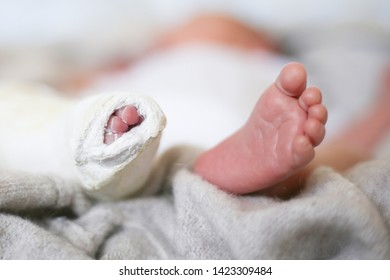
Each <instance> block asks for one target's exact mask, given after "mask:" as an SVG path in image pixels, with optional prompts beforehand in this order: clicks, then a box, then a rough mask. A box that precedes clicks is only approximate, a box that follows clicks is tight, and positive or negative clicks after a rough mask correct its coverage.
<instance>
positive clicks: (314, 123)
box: [194, 63, 327, 194]
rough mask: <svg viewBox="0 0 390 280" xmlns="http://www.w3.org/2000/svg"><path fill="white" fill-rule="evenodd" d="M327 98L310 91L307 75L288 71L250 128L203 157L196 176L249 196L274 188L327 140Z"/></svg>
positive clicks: (263, 99) (260, 103)
mask: <svg viewBox="0 0 390 280" xmlns="http://www.w3.org/2000/svg"><path fill="white" fill-rule="evenodd" d="M321 99H322V96H321V92H320V91H319V89H317V88H315V87H309V88H306V71H305V69H304V67H303V66H302V65H300V64H298V63H291V64H288V65H286V66H285V67H284V68H283V69H282V71H281V73H280V74H279V77H278V78H277V79H276V81H275V82H274V83H273V84H272V85H271V86H270V87H269V88H268V89H267V90H266V91H265V92H264V94H263V95H262V96H261V98H260V99H259V101H258V103H257V104H256V106H255V108H254V109H253V112H252V114H251V116H250V118H249V120H248V122H247V123H246V124H245V125H244V126H243V127H242V128H241V129H240V130H238V131H237V132H236V133H235V134H233V135H232V136H230V137H229V138H227V139H226V140H225V141H223V142H222V143H220V144H219V145H217V146H216V147H215V148H213V149H211V150H209V151H206V152H205V153H203V154H202V155H201V156H200V157H199V158H198V159H197V161H196V162H195V165H194V171H195V172H196V173H198V174H199V175H200V176H202V177H203V178H204V179H206V180H207V181H209V182H211V183H213V184H215V185H216V186H218V187H220V188H221V189H223V190H226V191H229V192H232V193H237V194H243V193H250V192H254V191H258V190H260V189H264V188H267V187H270V186H273V185H275V184H277V183H279V182H281V181H283V180H284V179H286V178H288V177H289V176H291V175H293V174H294V173H296V172H297V171H299V170H301V169H302V168H303V167H305V166H306V165H307V164H308V163H309V162H310V161H311V160H312V159H313V157H314V147H315V146H317V145H319V144H320V143H321V141H322V140H323V138H324V135H325V127H324V125H325V122H326V119H327V110H326V108H325V107H324V106H323V105H322V104H321Z"/></svg>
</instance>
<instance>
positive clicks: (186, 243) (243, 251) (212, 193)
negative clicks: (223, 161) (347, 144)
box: [0, 147, 390, 259]
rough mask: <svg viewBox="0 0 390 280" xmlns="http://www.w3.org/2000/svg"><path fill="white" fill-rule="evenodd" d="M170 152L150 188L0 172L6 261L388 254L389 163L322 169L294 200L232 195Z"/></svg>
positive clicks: (0, 227) (186, 157)
mask: <svg viewBox="0 0 390 280" xmlns="http://www.w3.org/2000/svg"><path fill="white" fill-rule="evenodd" d="M195 154H196V153H194V151H193V150H192V149H190V148H188V147H187V148H184V147H182V148H176V149H173V150H171V151H168V152H167V153H166V154H165V155H163V156H162V157H161V159H160V162H159V163H158V165H157V166H158V168H157V169H156V170H155V171H154V172H153V176H152V177H151V179H150V181H149V182H148V184H147V187H146V189H144V191H143V193H141V194H139V195H137V196H134V197H132V198H128V199H123V200H120V201H116V202H98V201H94V200H92V199H90V198H89V197H87V196H86V195H84V193H83V192H82V191H81V189H80V188H79V187H78V186H77V185H69V182H68V183H66V182H65V181H63V180H61V179H59V178H56V177H55V176H44V175H32V174H21V173H9V172H3V173H2V174H1V176H0V210H1V214H0V258H1V259H388V258H390V236H389V228H390V203H389V201H390V159H387V160H386V159H384V160H376V161H372V162H367V163H363V164H361V165H359V166H356V167H354V168H352V169H351V170H350V171H349V172H348V173H346V174H339V173H337V172H335V171H333V170H332V169H330V168H327V167H323V168H319V169H317V170H316V171H315V172H314V174H313V175H312V176H311V178H310V180H309V182H308V184H307V187H306V189H304V190H303V191H302V193H301V194H299V195H298V196H297V197H295V198H292V199H290V200H287V201H281V200H278V199H276V198H270V197H262V196H250V195H248V196H235V195H231V194H227V193H225V192H222V191H220V190H219V189H218V188H216V187H215V186H213V185H210V184H209V183H207V182H204V181H203V180H201V179H200V178H199V177H197V176H196V175H194V174H193V173H191V171H190V169H188V164H189V163H190V162H191V160H192V159H193V157H194V155H195Z"/></svg>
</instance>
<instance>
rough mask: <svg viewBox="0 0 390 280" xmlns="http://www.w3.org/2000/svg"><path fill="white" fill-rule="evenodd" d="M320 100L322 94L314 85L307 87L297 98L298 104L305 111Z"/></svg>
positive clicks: (319, 102)
mask: <svg viewBox="0 0 390 280" xmlns="http://www.w3.org/2000/svg"><path fill="white" fill-rule="evenodd" d="M321 102H322V94H321V91H320V90H319V89H318V88H316V87H309V88H307V89H306V90H305V91H304V92H303V93H302V95H301V96H300V97H299V99H298V103H299V105H300V106H301V108H302V109H303V110H305V111H308V109H309V108H310V107H311V106H314V105H317V104H321Z"/></svg>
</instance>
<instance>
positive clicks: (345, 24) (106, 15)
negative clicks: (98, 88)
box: [0, 0, 390, 130]
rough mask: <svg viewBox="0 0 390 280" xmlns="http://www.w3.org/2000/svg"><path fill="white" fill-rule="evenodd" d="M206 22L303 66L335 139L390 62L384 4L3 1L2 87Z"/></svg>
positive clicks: (101, 59) (54, 78) (372, 0)
mask: <svg viewBox="0 0 390 280" xmlns="http://www.w3.org/2000/svg"><path fill="white" fill-rule="evenodd" d="M205 12H208V13H210V12H216V13H225V14H228V15H232V16H233V17H235V18H237V19H239V20H241V21H243V22H244V23H247V24H249V25H251V26H252V27H254V28H259V29H262V30H266V31H268V32H269V33H270V34H271V35H272V36H274V38H276V39H277V40H279V41H280V42H281V43H282V44H284V46H285V49H286V50H287V51H288V52H289V54H290V55H292V56H293V57H295V58H296V59H297V60H299V61H302V62H304V63H305V64H306V66H307V68H308V71H309V73H311V77H313V80H314V81H315V82H316V84H317V85H318V86H320V87H321V88H322V90H323V91H324V92H325V93H326V100H325V102H326V103H327V105H328V107H329V108H330V111H331V113H332V115H331V117H330V121H329V123H330V127H331V128H332V127H333V128H334V130H337V128H339V127H342V126H343V125H344V123H345V122H347V121H348V120H349V119H351V118H352V116H353V115H354V114H356V113H357V112H359V110H361V108H363V107H364V106H365V105H366V104H367V103H368V102H369V101H370V100H371V98H372V96H373V93H374V92H376V90H377V86H378V83H379V81H380V78H381V72H382V71H383V68H384V67H386V65H388V64H389V61H390V60H389V54H390V1H387V0H317V1H311V0H295V1H290V0H273V1H265V0H264V1H260V0H258V1H253V0H180V1H177V0H131V1H129V0H68V1H53V0H35V1H28V0H0V81H7V80H13V81H15V80H16V81H41V82H47V83H49V84H54V85H55V84H56V83H57V82H58V81H60V80H61V79H62V78H63V77H64V76H66V75H69V74H70V73H71V72H72V71H80V69H81V71H83V70H86V69H92V68H94V67H98V66H99V65H101V64H104V63H105V62H106V61H109V60H110V59H113V58H114V59H115V57H118V56H127V57H131V56H133V55H136V54H138V53H140V52H141V51H142V50H144V49H145V48H147V47H148V46H149V45H150V44H151V42H152V41H153V40H154V39H155V38H156V37H157V36H159V35H161V34H163V33H164V32H166V31H167V30H169V29H171V28H173V27H177V26H179V25H180V24H182V23H183V22H185V21H188V20H189V19H191V18H192V17H193V16H195V15H197V14H201V13H205ZM351 100H352V101H353V102H351Z"/></svg>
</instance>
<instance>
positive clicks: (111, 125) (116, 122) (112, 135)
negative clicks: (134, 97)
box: [104, 106, 142, 145]
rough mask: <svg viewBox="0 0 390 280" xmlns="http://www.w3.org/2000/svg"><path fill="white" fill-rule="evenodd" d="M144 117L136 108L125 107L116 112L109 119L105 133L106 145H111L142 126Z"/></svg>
mask: <svg viewBox="0 0 390 280" xmlns="http://www.w3.org/2000/svg"><path fill="white" fill-rule="evenodd" d="M141 122H142V117H141V116H140V115H139V114H138V111H137V109H136V108H135V107H134V106H124V107H122V108H120V109H118V110H116V111H115V112H114V113H113V114H112V115H111V116H110V118H109V119H108V122H107V125H106V127H105V131H104V143H105V144H107V145H109V144H111V143H113V142H114V141H115V140H116V139H118V138H119V137H121V136H122V135H123V134H124V133H125V132H127V131H129V130H130V129H132V128H133V127H135V126H137V125H139V124H141Z"/></svg>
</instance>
